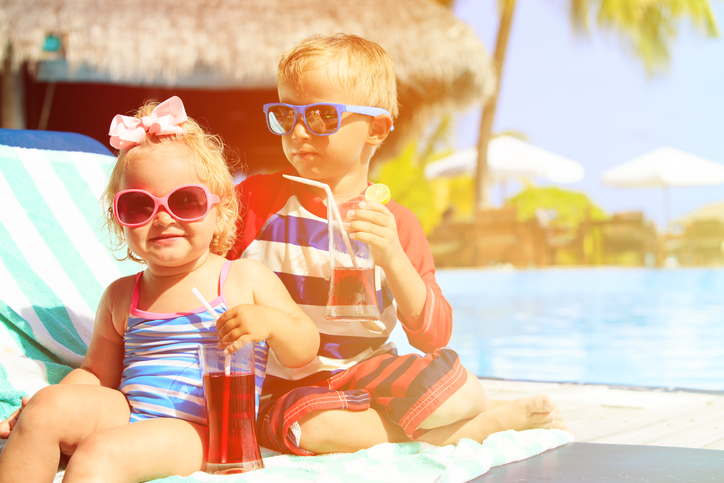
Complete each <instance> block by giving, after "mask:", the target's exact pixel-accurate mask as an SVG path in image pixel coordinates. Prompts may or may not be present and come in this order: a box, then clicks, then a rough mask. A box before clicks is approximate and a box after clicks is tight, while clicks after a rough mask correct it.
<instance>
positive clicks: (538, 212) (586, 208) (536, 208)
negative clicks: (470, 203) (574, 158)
mask: <svg viewBox="0 0 724 483" xmlns="http://www.w3.org/2000/svg"><path fill="white" fill-rule="evenodd" d="M506 204H510V205H513V206H515V207H516V213H517V216H518V220H519V221H528V220H530V219H532V218H541V217H545V218H547V220H546V221H547V223H549V224H551V225H555V226H558V227H560V228H576V227H578V225H579V224H581V223H582V222H584V221H585V220H604V219H606V213H605V212H604V211H603V210H602V209H601V208H600V207H599V206H598V205H596V204H595V203H594V202H593V201H591V200H590V198H588V196H586V195H585V194H584V193H579V192H577V191H571V190H565V189H562V188H557V187H554V186H546V187H540V188H536V187H531V188H527V189H524V190H523V191H521V192H520V193H518V194H517V195H515V196H513V197H512V198H510V199H509V200H507V202H506Z"/></svg>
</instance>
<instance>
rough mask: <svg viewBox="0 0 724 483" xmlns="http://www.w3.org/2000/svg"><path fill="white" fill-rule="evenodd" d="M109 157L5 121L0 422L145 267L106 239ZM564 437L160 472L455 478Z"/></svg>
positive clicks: (75, 350) (68, 137)
mask: <svg viewBox="0 0 724 483" xmlns="http://www.w3.org/2000/svg"><path fill="white" fill-rule="evenodd" d="M28 139H30V141H28ZM33 146H35V147H33ZM114 162H115V158H114V157H113V156H111V153H110V152H109V151H108V150H107V149H106V148H105V147H103V146H102V145H101V144H100V143H97V142H96V141H93V140H91V139H89V138H86V137H84V136H80V135H78V134H72V133H38V132H32V131H11V130H7V129H0V419H5V418H6V417H7V416H8V415H9V414H10V413H11V412H12V411H14V410H15V409H17V408H18V407H19V406H20V400H21V398H22V397H23V396H26V395H32V394H34V393H35V392H36V391H37V390H39V389H40V388H42V387H44V386H47V385H48V384H55V383H57V382H59V381H60V380H61V379H62V378H63V377H64V376H65V375H66V374H67V373H68V372H70V371H71V370H72V369H73V368H75V367H78V365H79V364H80V362H81V360H82V358H83V355H84V354H85V351H86V349H87V346H88V343H89V341H90V335H91V331H92V328H93V319H94V311H95V309H96V305H97V304H98V301H99V299H100V297H101V294H102V293H103V290H104V289H105V287H106V286H107V285H108V284H109V283H110V282H111V281H113V280H115V279H116V278H118V277H121V276H124V275H130V274H133V273H136V272H137V271H138V270H139V269H140V268H141V266H140V265H138V264H136V263H134V262H129V261H124V262H119V261H117V260H116V259H115V258H114V256H113V253H112V252H111V251H109V249H108V248H107V246H108V239H107V235H106V232H105V230H104V228H103V216H102V215H103V214H102V207H101V205H100V204H99V203H98V200H99V198H100V196H101V193H102V191H103V189H104V188H105V185H106V182H107V178H108V175H109V173H110V171H111V169H112V167H113V163H114ZM570 440H571V436H570V435H569V434H568V433H566V432H563V431H556V430H552V431H547V430H531V431H522V432H515V431H508V432H504V433H497V434H495V435H493V436H491V437H490V438H488V439H487V440H486V441H485V442H484V444H478V443H476V442H473V441H471V440H462V441H460V442H459V443H458V444H457V445H455V446H446V447H442V448H441V447H436V446H431V445H426V444H423V443H404V444H384V445H378V446H375V447H373V448H370V449H368V450H364V451H359V452H357V453H353V454H337V455H323V456H311V457H299V456H288V455H280V454H275V453H272V452H270V451H268V450H262V455H263V457H264V463H265V466H266V468H265V469H263V470H258V471H256V472H252V473H247V474H244V475H231V476H223V477H221V476H210V475H206V474H204V473H200V472H199V473H195V474H193V475H192V476H190V477H186V478H180V477H169V478H165V479H162V480H156V481H163V482H164V483H166V482H175V481H184V482H186V481H189V482H194V481H249V482H254V481H262V480H263V481H265V482H273V481H279V482H292V481H340V482H341V481H345V482H346V481H370V482H373V481H374V482H377V481H394V482H406V481H415V482H419V481H423V482H424V481H430V482H433V481H436V482H456V481H460V482H462V481H469V480H470V479H473V478H475V477H477V476H479V475H481V474H483V473H485V472H486V471H488V469H489V468H490V467H491V466H497V465H500V464H505V463H508V462H511V461H517V460H521V459H524V458H528V457H530V456H533V455H536V454H539V453H541V452H543V451H546V450H548V449H552V448H555V447H557V446H561V445H563V444H565V443H567V442H568V441H570ZM3 443H4V441H3V440H0V451H1V450H2V445H3ZM61 478H62V471H61V472H59V473H58V475H57V478H56V481H60V479H61Z"/></svg>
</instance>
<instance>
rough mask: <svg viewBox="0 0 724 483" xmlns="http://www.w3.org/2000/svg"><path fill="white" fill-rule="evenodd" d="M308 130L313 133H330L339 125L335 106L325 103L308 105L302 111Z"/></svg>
mask: <svg viewBox="0 0 724 483" xmlns="http://www.w3.org/2000/svg"><path fill="white" fill-rule="evenodd" d="M304 117H306V119H307V126H308V127H309V130H310V131H312V132H313V133H315V134H331V133H333V132H335V131H337V128H338V126H339V114H338V113H337V108H335V107H334V106H328V105H326V104H317V105H314V106H312V107H308V108H307V110H306V111H305V112H304Z"/></svg>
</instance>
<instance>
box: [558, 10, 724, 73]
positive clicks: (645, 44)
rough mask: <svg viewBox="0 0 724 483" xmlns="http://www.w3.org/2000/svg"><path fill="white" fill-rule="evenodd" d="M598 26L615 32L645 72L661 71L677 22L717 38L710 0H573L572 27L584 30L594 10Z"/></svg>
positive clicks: (663, 68) (666, 59)
mask: <svg viewBox="0 0 724 483" xmlns="http://www.w3.org/2000/svg"><path fill="white" fill-rule="evenodd" d="M596 8H597V12H595V14H596V15H595V18H596V23H597V24H598V26H599V27H600V28H601V29H602V30H605V31H612V32H615V34H616V35H617V37H618V39H619V41H620V42H621V43H622V45H623V46H624V49H625V50H626V51H628V52H631V53H632V54H634V55H635V56H636V57H638V58H639V59H640V60H642V61H643V63H644V66H645V67H646V71H647V72H648V73H649V75H653V74H656V73H660V72H663V71H664V70H665V68H666V67H667V65H668V63H669V55H670V54H669V52H670V51H671V44H672V42H673V41H674V40H675V39H676V37H677V34H678V27H679V25H681V24H683V23H685V22H688V23H690V24H691V25H692V26H693V27H694V29H695V30H696V31H698V32H699V33H701V34H702V35H705V36H707V37H718V36H719V30H718V28H717V23H716V18H715V17H714V13H713V11H712V8H711V3H710V0H625V1H621V0H596V1H591V0H573V1H571V2H570V12H569V15H570V19H571V24H572V26H573V28H574V30H576V31H579V32H587V31H588V30H589V18H590V17H591V16H592V15H591V14H592V11H593V10H596Z"/></svg>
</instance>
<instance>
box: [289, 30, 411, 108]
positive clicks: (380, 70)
mask: <svg viewBox="0 0 724 483" xmlns="http://www.w3.org/2000/svg"><path fill="white" fill-rule="evenodd" d="M312 69H323V70H326V71H327V73H328V75H330V76H332V77H335V78H336V80H337V81H338V82H339V83H340V85H341V86H342V87H343V88H344V89H346V90H347V92H348V93H349V94H350V95H351V96H352V98H353V99H355V102H357V103H359V105H362V106H370V107H381V108H383V109H387V110H388V111H389V112H390V114H391V115H392V119H393V120H394V119H395V118H396V117H397V114H398V106H397V83H396V80H395V69H394V65H393V63H392V59H391V58H390V56H389V55H388V54H387V52H385V50H384V49H383V48H382V47H380V46H379V45H378V44H376V43H374V42H371V41H369V40H366V39H363V38H362V37H357V36H356V35H347V34H336V35H332V36H321V35H315V36H313V37H309V38H307V39H305V40H303V41H302V42H301V43H300V44H299V45H297V46H296V47H294V48H292V49H290V50H288V51H286V52H284V54H282V56H281V59H280V60H279V71H278V78H277V80H278V82H279V83H280V84H281V83H283V82H291V83H294V84H296V85H299V83H300V82H301V77H302V74H303V73H304V72H305V71H307V70H312Z"/></svg>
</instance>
